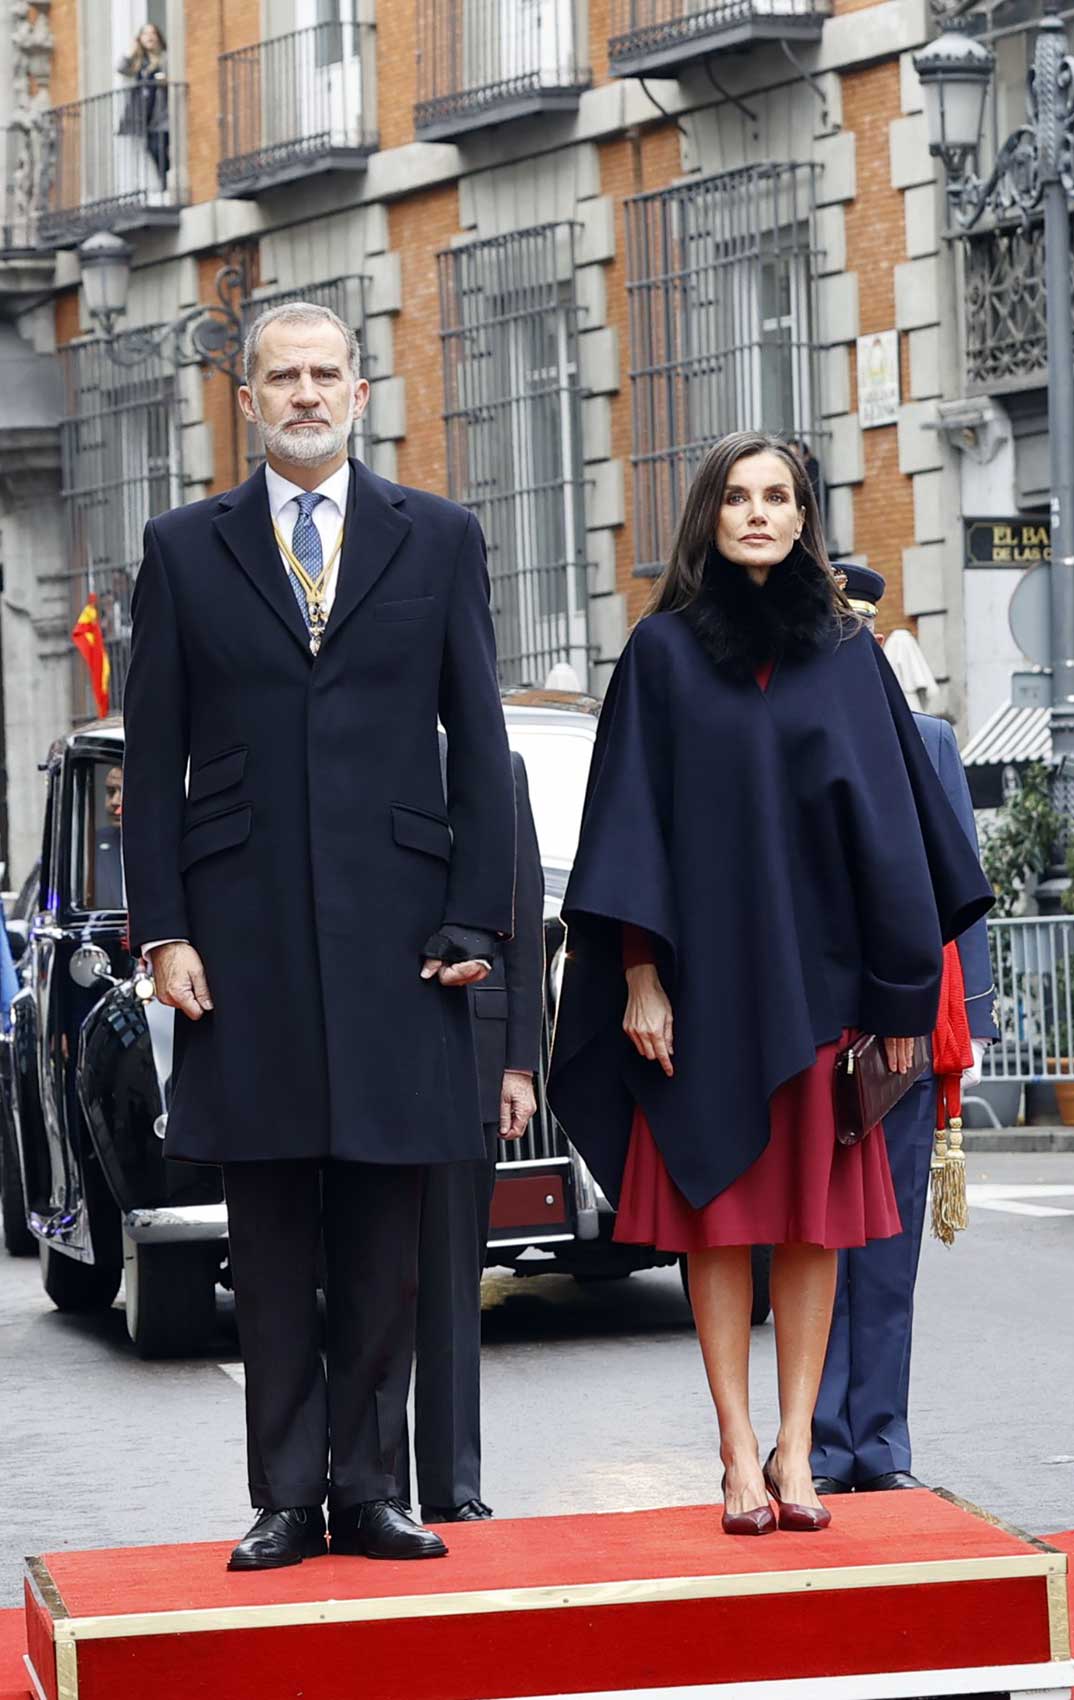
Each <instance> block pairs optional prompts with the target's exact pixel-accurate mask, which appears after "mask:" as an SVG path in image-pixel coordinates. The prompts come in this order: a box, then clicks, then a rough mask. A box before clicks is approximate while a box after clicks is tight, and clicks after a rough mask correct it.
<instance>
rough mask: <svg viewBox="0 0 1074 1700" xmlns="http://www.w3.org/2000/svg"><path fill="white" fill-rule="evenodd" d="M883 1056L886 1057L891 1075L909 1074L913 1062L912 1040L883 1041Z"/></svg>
mask: <svg viewBox="0 0 1074 1700" xmlns="http://www.w3.org/2000/svg"><path fill="white" fill-rule="evenodd" d="M884 1055H885V1056H886V1057H887V1062H888V1068H889V1069H890V1070H891V1072H892V1074H909V1072H910V1064H911V1063H912V1062H913V1060H914V1041H913V1040H912V1039H885V1040H884Z"/></svg>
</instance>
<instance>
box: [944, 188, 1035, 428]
mask: <svg viewBox="0 0 1074 1700" xmlns="http://www.w3.org/2000/svg"><path fill="white" fill-rule="evenodd" d="M963 247H964V265H965V279H964V289H963V300H964V302H965V356H966V388H967V391H969V392H970V393H971V394H978V395H979V394H992V393H997V392H1002V391H1003V390H1009V389H1024V388H1026V386H1027V385H1032V384H1034V383H1035V384H1038V385H1043V384H1045V383H1046V382H1047V378H1048V327H1047V322H1046V320H1047V314H1046V301H1045V290H1044V226H1043V223H1042V222H1041V220H1040V219H1037V220H1035V221H1033V222H1031V223H1029V224H1027V225H1026V226H1024V227H1023V226H1022V225H1021V224H1017V225H1007V226H1004V227H1002V228H1000V227H996V228H993V229H987V230H977V231H974V232H973V233H972V234H971V235H970V237H969V238H968V239H967V241H966V242H965V243H964V244H963Z"/></svg>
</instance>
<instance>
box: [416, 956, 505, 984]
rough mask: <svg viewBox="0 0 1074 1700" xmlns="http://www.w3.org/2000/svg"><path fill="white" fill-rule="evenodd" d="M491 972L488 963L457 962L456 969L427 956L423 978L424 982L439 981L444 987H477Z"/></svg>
mask: <svg viewBox="0 0 1074 1700" xmlns="http://www.w3.org/2000/svg"><path fill="white" fill-rule="evenodd" d="M491 972H492V970H491V968H490V967H489V965H488V963H487V962H456V963H455V965H454V967H452V968H449V967H448V966H447V964H446V963H443V962H441V961H440V960H439V958H437V957H435V956H427V957H426V958H425V966H424V967H423V968H422V971H421V977H422V979H423V980H433V979H438V980H439V981H440V984H441V985H442V986H477V985H480V983H481V981H482V980H485V979H487V978H488V976H489V974H491Z"/></svg>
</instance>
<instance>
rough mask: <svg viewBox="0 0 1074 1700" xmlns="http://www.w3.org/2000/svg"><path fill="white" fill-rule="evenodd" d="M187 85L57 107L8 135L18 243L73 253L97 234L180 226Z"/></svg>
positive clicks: (114, 91) (159, 85)
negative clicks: (161, 226) (86, 238)
mask: <svg viewBox="0 0 1074 1700" xmlns="http://www.w3.org/2000/svg"><path fill="white" fill-rule="evenodd" d="M186 92H187V86H186V84H185V83H173V82H167V81H165V80H163V79H162V80H161V81H160V82H158V83H155V84H153V86H152V88H151V89H146V88H144V87H133V88H122V89H112V90H111V91H110V92H109V93H108V94H98V95H93V96H91V97H90V99H88V100H77V101H73V102H72V103H71V105H69V106H53V107H51V108H49V110H47V111H45V112H43V113H41V115H40V116H39V117H38V118H37V119H36V120H35V122H34V124H33V125H32V126H31V127H30V128H27V129H23V130H17V131H12V132H9V134H10V136H11V138H12V146H13V147H14V149H15V160H14V164H13V174H12V176H11V177H9V184H10V185H11V186H12V192H13V194H14V201H13V202H12V203H11V206H12V212H11V225H12V236H13V238H14V239H16V240H20V241H22V242H23V243H24V244H25V245H28V246H33V247H36V248H73V247H76V246H77V244H78V243H79V242H81V241H82V240H83V238H84V237H86V236H92V235H93V233H94V231H97V230H115V231H124V230H125V231H131V230H144V229H146V228H147V227H149V226H151V225H175V224H178V222H179V213H180V209H181V208H182V207H183V206H185V205H186V200H187V195H186V184H185V175H184V167H185V160H186Z"/></svg>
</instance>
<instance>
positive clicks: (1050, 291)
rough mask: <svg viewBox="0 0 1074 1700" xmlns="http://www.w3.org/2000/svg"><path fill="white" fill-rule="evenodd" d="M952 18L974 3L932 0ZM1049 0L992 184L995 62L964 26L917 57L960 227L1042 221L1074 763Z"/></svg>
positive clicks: (1071, 410) (1060, 693) (1073, 95)
mask: <svg viewBox="0 0 1074 1700" xmlns="http://www.w3.org/2000/svg"><path fill="white" fill-rule="evenodd" d="M933 4H934V9H936V10H940V11H941V12H943V13H944V14H945V15H947V16H950V15H951V13H952V12H953V11H954V12H963V11H965V10H966V9H967V5H966V4H962V3H960V0H955V4H954V6H951V5H946V6H945V5H944V0H933ZM1057 13H1058V0H1045V4H1044V17H1043V19H1042V20H1041V24H1040V27H1039V30H1038V32H1037V39H1036V43H1035V48H1034V55H1033V67H1032V69H1031V71H1030V73H1029V80H1028V101H1027V121H1026V123H1025V124H1022V125H1020V126H1019V128H1018V129H1017V130H1015V131H1014V132H1013V134H1012V135H1010V136H1008V138H1007V140H1006V141H1005V142H1004V143H1003V146H1002V147H1001V148H1000V150H999V152H998V154H997V155H996V162H995V165H994V166H993V167H992V170H991V172H990V173H989V175H988V177H987V178H983V179H982V178H981V177H980V175H979V174H978V158H977V156H978V150H979V145H980V135H981V125H982V118H983V114H984V105H985V99H986V97H987V93H988V85H989V81H990V79H991V76H992V70H993V66H994V63H995V61H994V58H993V55H992V54H991V52H990V51H989V50H988V48H986V47H984V46H982V45H981V44H980V43H979V42H975V41H973V40H972V39H971V38H970V37H969V36H967V35H965V34H963V33H962V32H961V31H960V30H958V29H947V30H945V31H944V32H943V34H942V35H940V36H939V37H938V38H937V39H936V40H935V41H934V42H931V43H930V44H929V46H928V47H926V48H924V49H923V50H922V51H921V52H920V53H917V54H915V55H914V65H915V66H916V68H917V73H918V76H919V77H920V78H921V83H922V91H923V94H924V98H925V115H926V122H927V125H928V135H929V149H930V152H932V153H933V154H935V155H937V156H938V157H939V159H940V160H941V161H942V163H943V168H944V178H945V185H946V190H947V201H948V205H949V207H950V209H951V215H952V218H953V221H954V224H955V226H956V229H957V230H958V231H959V232H967V231H969V230H972V229H973V227H974V225H975V224H977V223H978V221H979V220H980V219H981V218H982V217H983V216H984V215H985V214H986V213H987V214H989V216H990V217H991V218H992V219H993V220H995V221H996V222H997V223H1000V224H1010V223H1011V222H1012V221H1017V222H1018V223H1020V224H1021V225H1022V226H1023V227H1025V226H1028V225H1029V224H1030V223H1031V221H1032V220H1033V219H1034V218H1035V217H1039V216H1040V215H1041V214H1043V219H1044V265H1045V291H1046V305H1047V330H1048V438H1049V451H1050V485H1051V533H1052V539H1051V540H1052V560H1051V572H1050V585H1051V717H1050V718H1051V731H1052V753H1053V757H1054V759H1055V760H1056V762H1057V763H1062V761H1063V758H1064V757H1066V756H1074V311H1072V306H1071V271H1070V263H1071V241H1070V201H1069V197H1070V196H1072V195H1074V59H1071V57H1070V55H1069V53H1068V51H1067V46H1068V44H1067V35H1066V30H1065V28H1064V26H1063V24H1062V22H1061V21H1060V19H1059V17H1058V16H1057Z"/></svg>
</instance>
